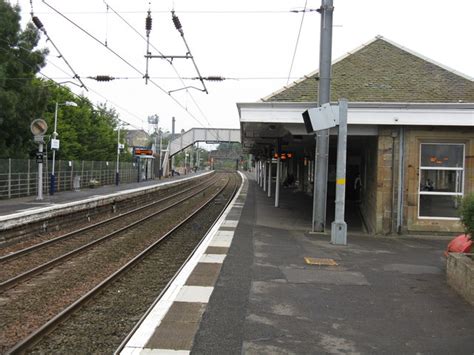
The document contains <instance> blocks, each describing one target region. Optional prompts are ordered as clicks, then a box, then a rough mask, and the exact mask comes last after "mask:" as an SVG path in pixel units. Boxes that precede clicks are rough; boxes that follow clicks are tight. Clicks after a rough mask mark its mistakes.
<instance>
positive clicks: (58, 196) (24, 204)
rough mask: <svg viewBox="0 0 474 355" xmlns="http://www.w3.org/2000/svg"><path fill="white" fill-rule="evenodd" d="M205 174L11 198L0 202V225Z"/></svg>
mask: <svg viewBox="0 0 474 355" xmlns="http://www.w3.org/2000/svg"><path fill="white" fill-rule="evenodd" d="M202 173H205V172H198V173H197V174H194V173H191V174H187V175H180V176H173V177H169V178H166V179H161V180H157V179H156V180H146V181H141V182H134V183H128V184H120V185H118V186H116V185H106V186H99V187H96V188H83V189H81V190H79V191H60V192H56V193H55V194H54V195H48V194H44V195H43V200H40V201H38V200H36V196H27V197H20V198H13V199H8V200H0V223H1V221H2V220H3V219H7V218H9V216H12V215H15V214H18V213H20V212H27V213H35V212H36V211H37V210H40V209H51V208H53V207H54V208H60V207H61V205H65V204H71V203H80V202H81V201H85V200H89V199H94V198H95V199H100V198H105V197H107V196H110V195H112V194H126V193H130V192H132V191H137V190H139V189H149V188H153V187H154V186H158V185H163V184H169V183H172V182H174V181H178V180H182V179H187V178H189V177H192V176H197V175H200V174H202Z"/></svg>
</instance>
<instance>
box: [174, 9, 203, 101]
mask: <svg viewBox="0 0 474 355" xmlns="http://www.w3.org/2000/svg"><path fill="white" fill-rule="evenodd" d="M171 19H172V20H173V23H174V26H175V27H176V29H177V30H178V32H179V34H180V35H181V38H182V39H183V42H184V45H185V46H186V49H187V51H188V52H187V54H189V55H190V56H191V60H192V62H193V64H194V68H195V69H196V73H197V74H198V77H199V79H200V81H201V84H202V86H203V88H204V90H203V91H204V92H205V93H206V94H209V92H208V91H207V88H206V84H205V83H204V80H203V79H202V75H201V73H200V72H199V68H198V66H197V64H196V61H195V60H194V57H193V55H192V54H191V49H190V48H189V45H188V42H187V41H186V38H185V37H184V31H183V26H182V25H181V21H179V18H178V16H176V14H175V11H174V10H172V11H171Z"/></svg>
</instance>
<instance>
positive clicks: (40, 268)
mask: <svg viewBox="0 0 474 355" xmlns="http://www.w3.org/2000/svg"><path fill="white" fill-rule="evenodd" d="M208 182H209V181H208ZM213 183H214V181H210V182H209V184H208V185H206V186H204V187H203V188H202V189H199V190H198V191H196V192H194V193H192V194H190V195H187V196H185V197H184V198H182V199H180V200H178V201H176V202H175V203H173V204H171V205H170V206H167V207H165V208H163V209H161V210H159V211H156V212H154V213H152V214H150V215H148V216H145V217H143V218H141V219H139V220H137V221H135V222H132V223H131V224H129V225H127V226H125V227H122V228H119V229H117V230H115V231H113V232H111V233H108V234H106V235H104V236H102V237H100V238H98V239H96V240H93V241H92V242H89V243H87V244H84V245H82V246H81V247H79V248H76V249H74V250H71V251H70V252H68V253H66V254H63V255H61V256H58V257H57V258H54V259H52V260H50V261H48V262H46V263H44V264H41V265H39V266H37V267H35V268H33V269H31V270H28V271H26V272H24V273H22V274H19V275H17V276H14V277H12V278H10V279H8V280H5V281H3V282H1V283H0V293H1V292H4V291H5V290H6V289H8V288H11V287H13V286H15V285H16V284H18V283H19V282H21V281H24V280H27V279H29V278H31V277H33V276H35V275H37V274H40V273H42V272H43V271H46V270H48V269H50V268H52V267H53V266H55V265H57V264H59V263H61V262H64V261H66V260H67V259H69V258H71V257H73V256H74V255H77V254H79V253H80V252H83V251H85V250H87V249H89V248H91V247H92V246H95V245H97V244H99V243H102V242H104V241H106V240H107V239H109V238H111V237H113V236H116V235H117V234H119V233H121V232H123V231H125V230H127V229H130V228H131V227H134V226H136V225H138V224H140V223H142V222H144V221H146V220H148V219H150V218H152V217H155V216H156V215H158V214H160V213H163V212H165V211H167V210H169V209H171V208H173V207H175V206H177V205H179V204H180V203H182V202H185V201H187V200H188V199H189V198H190V197H193V196H196V195H198V194H199V193H201V192H202V191H204V190H206V189H207V188H209V187H210V186H212V184H213Z"/></svg>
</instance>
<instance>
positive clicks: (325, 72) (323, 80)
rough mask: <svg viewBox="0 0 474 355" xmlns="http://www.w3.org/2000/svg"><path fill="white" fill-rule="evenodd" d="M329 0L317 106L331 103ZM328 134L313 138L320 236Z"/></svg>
mask: <svg viewBox="0 0 474 355" xmlns="http://www.w3.org/2000/svg"><path fill="white" fill-rule="evenodd" d="M333 11H334V6H333V0H321V39H320V50H319V90H318V93H319V98H318V103H319V106H321V105H323V104H325V103H328V102H330V100H331V51H332V15H333ZM328 155H329V130H328V129H325V130H322V131H319V132H318V133H317V135H316V154H315V156H316V167H315V172H314V191H313V221H312V231H313V232H315V231H317V232H324V228H325V224H326V200H327V181H328Z"/></svg>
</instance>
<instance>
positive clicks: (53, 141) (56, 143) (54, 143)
mask: <svg viewBox="0 0 474 355" xmlns="http://www.w3.org/2000/svg"><path fill="white" fill-rule="evenodd" d="M59 106H70V107H77V104H76V103H75V102H74V101H65V102H63V103H59V102H57V101H56V107H55V109H54V132H53V138H52V139H51V150H52V151H53V165H52V167H51V179H50V189H49V193H50V194H51V195H54V192H55V191H56V175H55V174H54V167H55V163H56V150H58V149H59V139H57V138H58V132H57V128H58V127H57V126H58V109H59Z"/></svg>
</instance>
